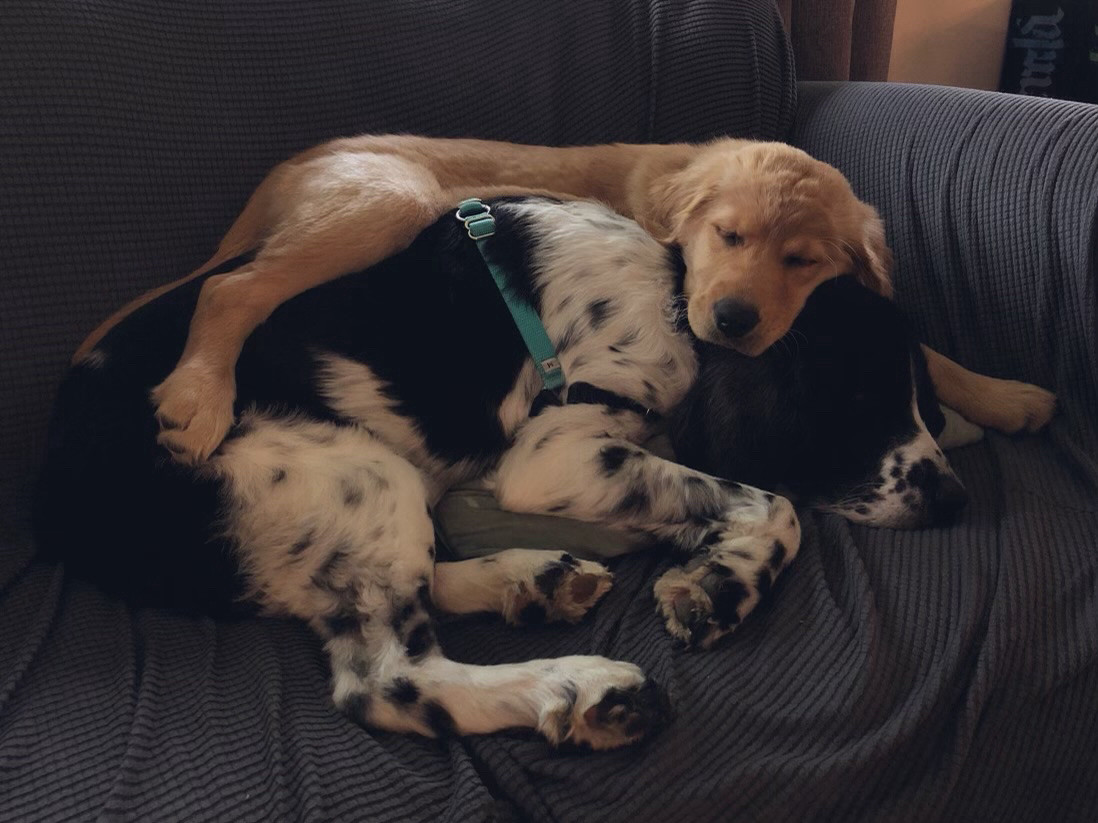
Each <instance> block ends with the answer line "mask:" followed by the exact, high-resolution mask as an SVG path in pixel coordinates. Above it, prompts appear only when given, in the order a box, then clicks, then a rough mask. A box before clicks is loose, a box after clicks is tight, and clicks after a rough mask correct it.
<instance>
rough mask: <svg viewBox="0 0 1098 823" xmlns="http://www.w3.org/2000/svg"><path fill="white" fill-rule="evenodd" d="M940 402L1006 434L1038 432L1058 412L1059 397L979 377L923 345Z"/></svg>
mask: <svg viewBox="0 0 1098 823" xmlns="http://www.w3.org/2000/svg"><path fill="white" fill-rule="evenodd" d="M923 353H924V354H925V355H926V365H927V369H928V371H929V372H930V379H931V380H932V381H933V382H934V389H935V391H936V392H937V393H938V399H939V400H940V401H941V402H942V403H943V404H944V405H946V406H948V407H949V408H951V409H954V410H955V411H958V412H960V413H961V414H962V415H963V416H964V417H965V418H966V419H967V420H969V421H971V422H972V423H976V424H977V425H980V426H987V427H990V428H993V429H997V430H998V431H1001V432H1005V433H1006V434H1015V433H1017V432H1020V431H1029V432H1035V431H1039V430H1040V429H1042V428H1044V427H1045V426H1046V425H1048V422H1049V421H1050V420H1051V419H1052V416H1053V415H1054V414H1055V413H1056V395H1054V394H1053V393H1052V392H1050V391H1046V390H1045V389H1042V388H1041V387H1039V386H1034V385H1031V384H1029V383H1021V382H1019V381H1017V380H1000V379H998V378H995V377H987V376H986V375H982V374H976V373H975V372H971V371H969V370H968V369H966V368H965V367H964V366H961V365H959V364H957V363H954V362H953V361H952V360H950V359H949V358H948V357H946V356H944V355H941V354H938V352H936V351H934V350H933V349H932V348H930V347H929V346H923Z"/></svg>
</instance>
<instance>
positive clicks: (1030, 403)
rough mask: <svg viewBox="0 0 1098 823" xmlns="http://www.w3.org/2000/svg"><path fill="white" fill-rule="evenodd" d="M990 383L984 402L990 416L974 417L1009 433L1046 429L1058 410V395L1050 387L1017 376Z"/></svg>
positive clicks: (978, 421) (982, 423)
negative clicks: (1018, 378)
mask: <svg viewBox="0 0 1098 823" xmlns="http://www.w3.org/2000/svg"><path fill="white" fill-rule="evenodd" d="M992 383H993V385H990V386H989V387H988V393H987V395H986V396H985V398H984V401H985V402H984V405H985V407H986V409H987V412H988V419H987V420H973V421H972V422H973V423H977V424H980V425H984V426H990V427H991V428H993V429H998V430H999V431H1001V432H1005V433H1006V434H1017V433H1018V432H1023V431H1026V432H1036V431H1040V430H1041V429H1043V428H1044V427H1045V426H1047V425H1048V424H1049V421H1051V420H1052V418H1053V415H1055V414H1056V395H1055V394H1053V393H1052V392H1050V391H1047V390H1045V389H1042V388H1041V387H1040V386H1034V385H1032V384H1030V383H1021V382H1019V381H1017V380H994V381H992Z"/></svg>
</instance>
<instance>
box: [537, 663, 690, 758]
mask: <svg viewBox="0 0 1098 823" xmlns="http://www.w3.org/2000/svg"><path fill="white" fill-rule="evenodd" d="M556 662H557V664H558V666H559V672H560V675H561V677H562V681H561V683H560V685H559V687H558V688H557V689H556V694H555V696H554V699H553V700H551V701H550V703H549V704H548V705H547V706H546V707H545V708H544V709H543V711H542V712H541V716H540V718H539V720H538V729H539V731H541V732H542V734H544V735H545V737H546V738H547V739H548V740H549V741H550V742H551V743H553V744H556V745H561V744H565V745H568V744H570V745H576V746H584V747H589V748H591V749H613V748H617V747H618V746H626V745H629V744H631V743H636V742H638V741H640V740H642V739H643V738H645V737H649V736H651V735H652V734H654V733H655V732H657V731H658V730H659V729H660V728H662V726H663V725H664V724H665V723H666V722H667V721H668V719H669V718H670V704H669V703H668V700H667V696H666V694H664V692H663V690H662V689H661V688H660V687H659V686H658V685H657V684H656V683H655V682H654V681H652V680H649V679H648V678H647V677H645V675H644V672H643V671H641V670H640V669H639V668H638V667H636V666H634V665H633V664H632V663H622V662H619V661H615V660H607V659H606V658H602V657H581V656H575V657H565V658H561V659H559V660H558V661H556Z"/></svg>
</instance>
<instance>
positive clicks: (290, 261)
mask: <svg viewBox="0 0 1098 823" xmlns="http://www.w3.org/2000/svg"><path fill="white" fill-rule="evenodd" d="M518 193H548V194H556V195H557V196H559V197H565V198H575V199H595V200H599V201H602V202H604V203H606V204H607V205H609V206H610V207H611V208H613V209H614V210H616V211H617V212H619V213H620V214H622V215H625V216H627V217H632V218H634V219H636V220H637V221H638V222H639V223H640V224H641V225H642V226H643V227H644V228H645V229H646V230H648V231H649V232H650V233H651V234H652V235H653V236H654V237H656V238H658V239H659V240H661V241H662V242H664V243H674V244H677V245H679V246H681V247H682V250H683V254H684V257H685V259H686V262H687V271H688V274H687V279H686V285H685V291H686V295H687V297H688V319H689V322H690V325H691V328H692V330H693V331H694V332H695V334H697V335H698V336H699V337H700V338H702V339H705V340H710V341H712V342H716V343H721V344H724V345H733V346H734V347H736V348H738V349H739V350H741V351H743V352H745V353H747V354H752V355H754V354H758V353H759V352H761V351H763V350H764V349H766V348H767V347H768V346H769V345H771V344H772V343H774V342H775V341H776V340H778V339H779V338H780V337H782V336H783V335H784V334H785V333H786V332H787V331H788V330H789V328H790V325H791V324H792V321H793V318H794V317H796V315H797V313H798V312H799V311H800V309H801V307H802V306H803V304H804V301H805V298H806V297H807V296H808V294H809V293H811V291H812V289H814V288H815V287H816V286H817V285H818V284H819V283H821V282H822V281H824V280H826V279H828V278H830V277H835V276H837V275H839V274H842V273H846V272H853V273H854V274H855V275H856V276H857V277H858V278H859V279H860V280H861V281H862V282H863V283H865V284H866V285H867V286H869V287H870V288H872V289H874V290H875V291H877V292H879V293H881V294H885V295H889V294H890V293H891V285H890V279H889V267H890V264H891V256H890V254H889V251H888V247H887V245H886V243H885V237H884V227H883V225H882V223H881V220H880V218H879V217H878V215H877V213H876V211H874V210H873V209H872V207H870V206H868V205H866V204H865V203H862V202H861V201H859V200H858V199H857V197H855V195H854V193H853V191H852V190H851V188H850V185H849V184H848V183H847V181H846V180H845V178H843V176H842V175H841V174H840V173H839V172H838V171H837V170H836V169H834V168H832V167H831V166H828V165H827V164H825V163H822V162H820V161H818V160H815V159H813V158H811V157H809V156H808V155H807V154H805V153H804V152H802V151H800V150H798V149H795V148H792V147H790V146H787V145H784V144H780V143H765V142H755V141H747V140H733V139H721V140H715V141H713V142H710V143H706V144H703V145H690V144H671V145H629V144H611V145H602V146H583V147H571V148H549V147H542V146H526V145H518V144H513V143H499V142H491V141H485V140H465V139H437V138H426V137H416V136H409V135H367V136H361V137H353V138H344V139H338V140H333V141H330V142H328V143H324V144H322V145H320V146H317V147H315V148H312V149H309V150H308V151H305V152H303V153H301V154H299V155H297V156H296V157H293V158H291V159H289V160H287V161H286V162H284V163H282V164H281V165H279V166H277V167H276V168H275V169H274V170H273V171H271V173H270V174H269V175H268V176H267V177H266V179H264V180H263V182H262V183H260V185H259V187H258V188H257V189H256V191H255V192H254V193H253V194H252V196H251V198H250V199H249V200H248V202H247V204H246V205H245V207H244V209H243V211H242V212H241V214H240V216H239V217H238V218H237V220H236V221H235V222H234V223H233V225H232V226H231V227H230V228H229V231H228V232H227V233H226V234H225V237H224V238H223V240H222V241H221V244H220V245H219V247H218V250H217V252H216V253H215V254H214V255H213V257H211V258H210V259H209V260H208V261H207V262H206V263H205V264H203V265H202V266H201V267H200V268H199V269H197V270H196V271H194V272H192V273H191V274H189V275H187V276H186V277H184V278H181V279H180V280H177V281H175V282H173V283H171V284H168V285H167V286H163V287H160V288H158V289H155V290H153V291H152V292H149V293H147V294H145V295H142V296H141V297H138V298H137V299H136V300H134V301H132V302H131V303H129V304H128V305H127V306H125V307H124V308H123V309H121V310H120V311H118V312H116V313H115V314H114V315H112V317H111V318H109V319H108V320H107V321H106V322H105V323H103V324H102V325H100V326H99V328H97V329H96V330H95V331H94V332H92V334H91V335H90V336H89V337H88V338H87V339H86V340H85V341H84V343H83V344H82V345H81V346H80V348H79V349H78V351H77V353H76V356H75V359H76V360H77V361H79V360H81V359H83V358H84V357H86V356H87V355H88V354H89V353H90V352H91V351H92V349H93V348H94V346H95V344H96V343H97V342H98V341H99V340H100V339H101V338H102V336H103V335H104V334H105V333H106V332H107V331H108V330H109V329H110V328H111V327H112V326H113V325H114V324H115V323H117V322H118V321H119V320H120V319H122V318H123V317H125V316H126V315H127V314H129V313H130V312H132V311H133V310H134V309H136V308H138V307H139V306H141V305H143V304H144V303H146V302H148V301H149V300H151V299H153V298H154V297H156V296H157V295H159V294H162V293H163V292H164V291H166V290H168V289H170V288H174V287H175V286H177V285H179V284H180V283H182V282H185V281H187V280H189V279H192V278H194V277H197V276H199V275H201V274H203V273H205V272H207V271H210V270H211V269H213V268H215V267H217V266H219V265H222V264H224V263H225V262H227V261H229V260H231V259H233V258H234V257H236V256H239V255H240V254H243V253H245V252H248V251H252V250H257V254H256V257H255V259H254V261H253V262H251V263H249V264H247V265H245V266H242V267H241V268H238V269H236V270H234V271H231V272H228V273H225V274H218V275H215V276H212V277H209V278H208V279H207V280H206V282H205V283H204V284H203V286H202V290H201V293H200V296H199V301H198V305H197V307H196V310H195V313H194V316H193V318H192V321H191V326H190V334H189V337H188V339H187V344H186V347H185V348H184V351H183V355H182V357H181V358H180V361H179V364H178V365H177V367H176V369H175V371H173V372H172V373H171V374H170V375H169V376H168V378H167V379H166V380H165V381H164V382H163V383H162V384H160V386H158V387H157V388H156V389H155V391H154V393H153V399H154V402H155V403H156V405H157V408H158V418H159V419H160V421H161V425H162V432H161V436H160V439H161V442H163V443H164V444H165V445H166V446H168V447H169V448H170V449H171V450H172V452H173V453H174V454H175V455H176V456H177V457H178V458H180V459H181V460H185V461H191V462H200V461H202V460H204V459H205V458H206V457H208V456H209V454H210V453H211V452H212V451H213V450H214V449H215V448H216V447H217V445H218V444H219V443H220V442H221V440H222V439H223V437H224V435H225V433H226V432H227V431H228V428H229V426H230V425H231V423H232V402H233V398H234V395H235V391H236V388H235V383H234V378H233V373H234V368H235V364H236V360H237V358H238V356H239V354H240V350H241V347H242V346H243V343H244V341H245V339H247V337H248V336H249V335H250V334H251V332H252V331H254V329H255V328H256V327H257V326H258V325H259V324H260V323H262V322H263V321H264V320H265V319H266V318H267V317H268V316H269V315H270V313H271V312H272V311H274V309H275V308H277V307H278V306H279V305H281V304H282V303H283V302H285V301H287V300H289V299H290V298H292V297H294V296H296V295H298V294H300V293H302V292H304V291H306V290H307V289H309V288H312V287H313V286H316V285H319V284H321V283H324V282H327V281H329V280H333V279H335V278H336V277H339V276H340V275H342V274H345V273H347V272H350V271H354V270H356V269H362V268H365V267H367V266H370V265H372V264H374V263H377V262H379V261H380V260H382V259H384V258H385V257H387V256H389V255H392V254H393V253H395V252H397V251H399V250H401V249H403V248H405V247H406V246H407V245H408V244H409V243H410V242H411V241H412V239H413V238H414V237H415V236H416V235H417V234H418V233H419V232H420V231H421V230H422V229H424V228H425V227H426V226H428V225H429V224H430V223H431V222H432V221H433V220H435V219H436V218H437V217H438V216H439V215H440V214H441V213H443V212H444V211H446V210H447V209H450V208H452V207H453V206H454V205H455V204H456V203H457V202H458V201H460V200H461V199H463V198H465V197H469V196H479V197H493V196H500V195H506V194H518ZM718 230H720V232H723V234H722V233H719V232H718ZM732 233H734V235H735V236H736V237H738V238H740V239H741V240H742V242H741V243H738V244H737V245H732V244H730V243H729V242H728V241H727V238H728V237H730V236H731V235H732ZM790 261H797V262H795V263H791V262H790ZM725 297H731V298H736V299H739V300H743V301H746V302H749V303H750V304H751V305H753V306H754V307H756V308H757V310H758V314H759V317H760V322H759V323H758V325H757V326H756V328H755V329H754V330H753V331H751V332H750V333H749V334H746V335H745V336H744V337H742V338H740V339H738V340H735V341H729V340H727V339H725V338H724V337H723V336H722V335H721V334H720V333H719V332H718V330H717V329H716V328H715V327H714V320H713V310H712V309H713V305H714V304H715V303H716V301H718V300H720V299H722V298H725ZM943 360H944V358H941V359H932V360H931V364H930V368H931V376H932V378H933V379H934V381H935V384H936V385H937V386H938V389H939V392H941V393H942V395H943V397H946V398H948V397H955V398H958V399H959V405H958V404H956V403H953V404H951V405H954V407H955V408H956V409H957V410H958V411H960V412H961V413H962V414H964V415H965V416H966V417H968V418H969V419H971V420H973V421H974V422H977V423H982V424H984V425H991V426H996V427H1000V426H999V425H998V424H999V422H1002V423H1003V426H1001V427H1002V428H1004V429H1006V430H1016V429H1017V428H1021V427H1029V428H1039V427H1040V426H1042V425H1044V423H1045V422H1047V420H1048V419H1049V417H1050V416H1051V411H1052V409H1053V407H1054V399H1053V398H1052V395H1050V394H1048V393H1047V392H1044V391H1043V390H1040V389H1035V388H1034V389H1032V390H1031V391H1029V392H1019V391H1017V390H1016V384H1009V385H1008V384H1007V383H1006V382H1005V381H994V380H991V379H990V378H982V380H981V382H980V383H979V385H978V386H976V387H975V388H974V384H973V382H972V380H971V377H970V376H971V372H966V371H965V370H963V369H960V368H959V367H957V368H948V367H945V366H944V365H943V363H942V361H943ZM946 362H947V363H948V362H949V361H946ZM952 365H954V366H955V365H956V364H952ZM947 402H948V400H947ZM1019 420H1021V421H1025V422H1023V423H1022V424H1021V425H1016V424H1017V423H1018V421H1019ZM1011 427H1013V428H1011Z"/></svg>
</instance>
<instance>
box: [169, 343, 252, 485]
mask: <svg viewBox="0 0 1098 823" xmlns="http://www.w3.org/2000/svg"><path fill="white" fill-rule="evenodd" d="M235 398H236V381H235V380H234V379H233V378H232V376H231V375H229V376H225V375H219V374H217V373H216V372H215V371H214V370H212V369H211V368H209V367H208V366H206V365H205V364H204V363H202V362H201V361H198V360H193V361H190V362H187V363H181V364H180V365H179V366H177V367H176V368H175V370H174V371H173V372H172V373H171V374H169V375H168V377H167V378H166V379H165V380H164V382H163V383H161V384H160V385H159V386H157V387H156V388H154V389H153V390H152V401H153V405H154V406H155V407H156V421H157V423H159V425H160V434H159V435H158V436H157V438H156V442H157V443H159V444H160V445H161V446H163V447H164V448H166V449H167V450H168V451H169V452H171V453H172V456H173V457H174V458H175V459H176V460H178V461H179V462H181V463H186V464H188V465H196V464H198V463H201V462H203V461H204V460H206V458H208V457H209V456H210V455H211V454H212V453H213V451H214V449H216V448H217V447H218V446H219V445H221V441H222V440H224V439H225V435H226V434H228V432H229V428H230V427H231V426H232V424H233V401H234V400H235Z"/></svg>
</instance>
